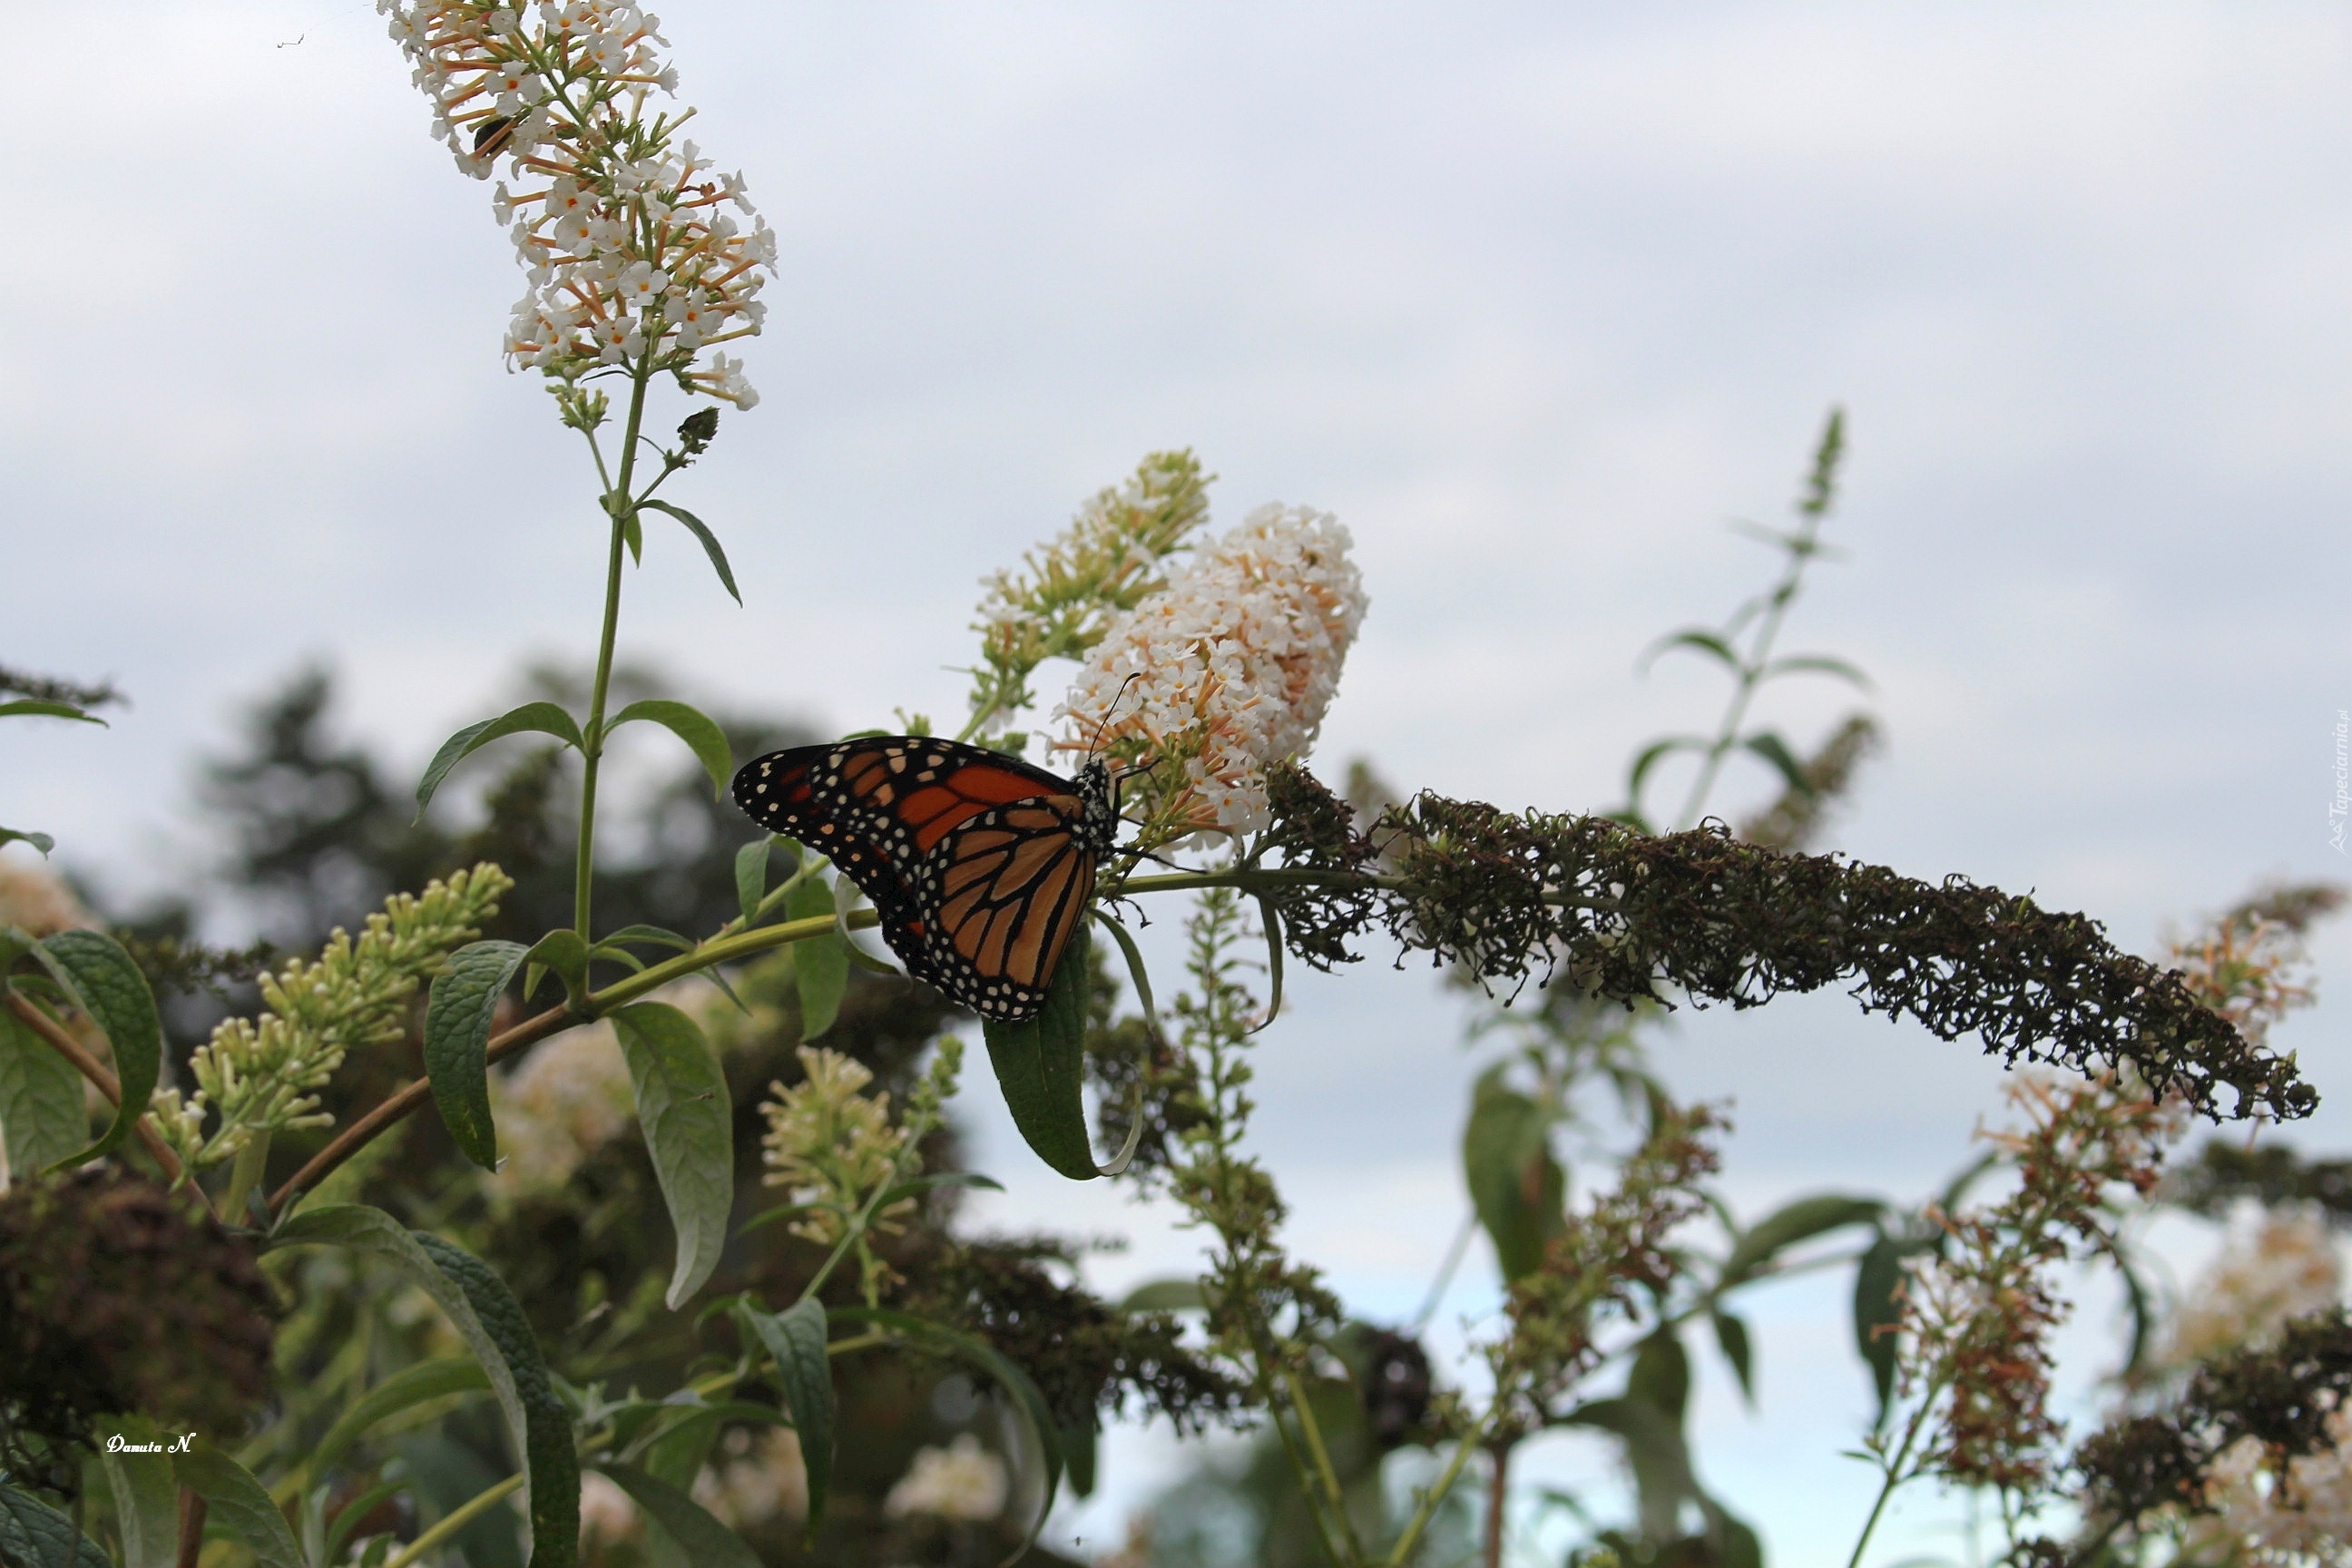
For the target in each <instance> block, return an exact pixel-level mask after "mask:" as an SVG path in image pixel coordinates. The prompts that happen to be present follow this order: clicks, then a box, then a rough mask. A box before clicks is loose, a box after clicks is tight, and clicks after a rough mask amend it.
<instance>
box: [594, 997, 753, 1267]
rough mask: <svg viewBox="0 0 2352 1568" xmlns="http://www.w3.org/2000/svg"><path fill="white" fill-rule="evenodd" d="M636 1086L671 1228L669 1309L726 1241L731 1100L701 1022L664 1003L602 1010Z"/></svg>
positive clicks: (713, 1263) (731, 1173)
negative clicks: (672, 1259)
mask: <svg viewBox="0 0 2352 1568" xmlns="http://www.w3.org/2000/svg"><path fill="white" fill-rule="evenodd" d="M610 1016H611V1018H612V1020H613V1030H614V1033H615V1034H616V1035H618V1036H619V1037H620V1040H621V1051H622V1054H623V1055H625V1056H626V1057H627V1058H629V1081H630V1082H632V1083H633V1084H635V1086H636V1091H637V1125H638V1126H640V1127H642V1128H643V1129H645V1134H646V1150H647V1151H648V1152H650V1153H651V1154H652V1155H653V1160H654V1175H655V1177H656V1179H657V1180H658V1181H659V1182H660V1183H661V1194H662V1202H664V1203H665V1204H667V1205H668V1206H669V1218H670V1225H671V1227H672V1228H673V1229H675V1230H676V1231H677V1266H676V1268H674V1269H673V1270H672V1271H671V1274H670V1279H669V1294H668V1296H667V1301H668V1304H669V1307H670V1310H672V1311H676V1310H677V1306H678V1303H680V1302H681V1301H684V1300H686V1299H687V1298H688V1297H689V1296H691V1295H693V1294H694V1293H695V1292H696V1291H697V1290H699V1289H702V1285H703V1281H705V1280H707V1279H709V1278H710V1271H711V1270H712V1269H714V1268H718V1267H719V1253H720V1252H722V1251H723V1250H725V1248H726V1246H727V1215H728V1211H729V1210H730V1209H731V1208H732V1207H733V1206H734V1203H735V1104H734V1101H733V1100H732V1099H731V1098H730V1096H729V1094H728V1092H727V1075H726V1074H725V1073H723V1072H721V1071H720V1070H719V1058H718V1057H717V1056H716V1055H714V1054H713V1053H712V1051H711V1049H710V1042H709V1040H706V1039H704V1038H703V1037H702V1029H701V1026H699V1025H698V1024H696V1023H695V1021H694V1020H693V1019H691V1018H689V1017H688V1016H686V1015H685V1014H684V1013H681V1012H679V1011H678V1010H677V1008H675V1007H673V1006H670V1005H668V1004H667V1003H664V1002H633V1003H631V1004H630V1005H628V1006H626V1007H623V1008H620V1009H618V1010H616V1011H614V1013H612V1014H611V1015H610Z"/></svg>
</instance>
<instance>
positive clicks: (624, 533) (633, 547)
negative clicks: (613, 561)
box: [621, 510, 646, 566]
mask: <svg viewBox="0 0 2352 1568" xmlns="http://www.w3.org/2000/svg"><path fill="white" fill-rule="evenodd" d="M621 542H622V543H624V544H626V545H627V546H628V547H629V563H630V564H631V565H633V566H642V565H644V564H645V563H646V525H645V524H644V523H643V522H641V521H638V519H637V514H636V512H635V510H631V511H630V512H628V513H627V514H625V516H623V517H622V519H621Z"/></svg>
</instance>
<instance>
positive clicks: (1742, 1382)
mask: <svg viewBox="0 0 2352 1568" xmlns="http://www.w3.org/2000/svg"><path fill="white" fill-rule="evenodd" d="M1707 1317H1708V1319H1709V1321H1712V1322H1713V1323H1714V1324H1715V1342H1716V1343H1717V1344H1718V1345H1720V1346H1721V1347H1723V1359H1724V1360H1726V1361H1727V1362H1729V1363H1731V1370H1732V1372H1733V1373H1735V1374H1736V1375H1737V1376H1738V1379H1739V1392H1740V1393H1741V1394H1743V1395H1745V1396H1746V1397H1747V1400H1748V1408H1749V1409H1751V1410H1753V1409H1754V1408H1755V1407H1756V1370H1755V1352H1753V1351H1752V1350H1750V1349H1749V1347H1748V1324H1747V1322H1746V1321H1744V1320H1743V1319H1740V1318H1737V1317H1734V1316H1733V1315H1732V1314H1731V1313H1729V1312H1719V1311H1709V1312H1708V1313H1707Z"/></svg>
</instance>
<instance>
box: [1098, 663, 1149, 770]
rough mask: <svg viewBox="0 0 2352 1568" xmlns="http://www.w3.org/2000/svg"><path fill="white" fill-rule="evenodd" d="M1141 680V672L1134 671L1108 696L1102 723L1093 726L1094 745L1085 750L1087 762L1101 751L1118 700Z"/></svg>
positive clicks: (1116, 710)
mask: <svg viewBox="0 0 2352 1568" xmlns="http://www.w3.org/2000/svg"><path fill="white" fill-rule="evenodd" d="M1140 679H1143V671H1141V670H1136V671H1135V672H1134V673H1132V674H1130V675H1129V677H1128V678H1127V679H1125V680H1122V681H1120V682H1119V683H1118V690H1117V691H1114V692H1112V693H1111V694H1110V703H1109V705H1108V707H1106V708H1105V709H1104V710H1103V716H1102V722H1100V723H1098V724H1097V725H1096V726H1095V743H1094V744H1093V745H1092V746H1089V747H1088V748H1087V761H1088V762H1093V761H1094V760H1095V753H1096V752H1099V751H1101V750H1102V743H1103V737H1104V736H1105V735H1107V734H1108V733H1109V732H1110V716H1111V715H1112V714H1114V713H1116V712H1118V700H1119V699H1120V698H1122V697H1124V696H1126V695H1127V689H1128V688H1129V687H1130V686H1132V685H1134V684H1135V683H1136V682H1137V681H1139V680H1140ZM1122 776H1123V775H1122Z"/></svg>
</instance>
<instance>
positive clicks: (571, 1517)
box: [416, 1231, 580, 1568]
mask: <svg viewBox="0 0 2352 1568" xmlns="http://www.w3.org/2000/svg"><path fill="white" fill-rule="evenodd" d="M416 1244H417V1245H418V1246H419V1247H423V1248H424V1249H425V1254H426V1256H428V1257H430V1258H432V1259H433V1261H434V1263H435V1264H436V1265H437V1266H438V1267H439V1268H440V1270H441V1272H442V1273H443V1274H444V1275H446V1277H447V1278H448V1279H451V1280H452V1281H454V1282H455V1283H456V1284H457V1287H458V1288H459V1289H461V1290H463V1291H464V1292H465V1295H466V1300H467V1303H468V1304H470V1305H471V1306H472V1307H473V1309H474V1313H475V1315H476V1316H477V1317H478V1319H479V1320H480V1321H481V1324H482V1327H483V1328H484V1329H485V1330H487V1331H488V1333H489V1335H490V1338H491V1339H492V1341H494V1342H496V1343H497V1345H498V1348H499V1356H500V1357H501V1358H502V1359H503V1360H504V1361H505V1363H506V1364H507V1370H508V1371H509V1373H512V1374H513V1377H514V1384H515V1392H516V1393H517V1394H519V1395H520V1397H521V1400H522V1407H523V1415H524V1423H525V1431H526V1434H527V1437H526V1442H525V1447H524V1452H525V1455H526V1457H527V1462H526V1468H527V1470H528V1471H529V1474H530V1488H529V1494H530V1541H531V1547H530V1564H531V1568H572V1564H573V1563H577V1562H578V1561H579V1556H580V1454H579V1450H578V1448H577V1447H574V1441H575V1439H574V1436H573V1434H572V1412H571V1410H570V1408H569V1407H568V1406H566V1405H564V1403H563V1400H562V1396H560V1395H559V1394H557V1393H556V1392H555V1384H554V1383H553V1381H552V1380H551V1379H550V1378H549V1376H548V1375H547V1361H546V1358H545V1357H544V1356H542V1355H541V1353H540V1349H539V1339H538V1336H536V1335H535V1334H533V1333H532V1332H531V1331H530V1320H529V1319H527V1318H525V1317H524V1316H523V1313H522V1303H520V1301H517V1300H515V1298H514V1292H513V1291H511V1290H509V1289H507V1285H506V1281H505V1280H503V1279H499V1277H498V1275H497V1274H496V1273H494V1272H493V1271H492V1270H491V1268H490V1266H489V1265H488V1264H487V1263H485V1262H483V1261H482V1260H481V1259H480V1258H477V1257H475V1256H474V1255H473V1254H472V1253H470V1252H468V1251H467V1250H466V1249H465V1248H464V1247H459V1246H458V1245H457V1244H456V1243H455V1242H451V1241H445V1240H443V1239H442V1238H441V1237H437V1236H431V1235H427V1234H425V1233H424V1232H421V1231H420V1232H418V1233H416Z"/></svg>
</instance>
